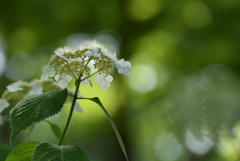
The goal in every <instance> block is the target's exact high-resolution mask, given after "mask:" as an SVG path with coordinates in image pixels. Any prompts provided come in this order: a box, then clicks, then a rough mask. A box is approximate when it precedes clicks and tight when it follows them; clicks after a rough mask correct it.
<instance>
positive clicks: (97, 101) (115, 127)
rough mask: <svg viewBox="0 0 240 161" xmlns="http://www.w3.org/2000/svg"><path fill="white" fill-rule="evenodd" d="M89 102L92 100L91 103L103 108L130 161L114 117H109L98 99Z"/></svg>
mask: <svg viewBox="0 0 240 161" xmlns="http://www.w3.org/2000/svg"><path fill="white" fill-rule="evenodd" d="M89 100H91V101H93V102H95V103H96V104H98V105H99V106H100V107H101V108H102V110H103V112H104V113H105V114H106V115H107V117H108V120H109V121H110V123H111V125H112V127H113V130H114V132H115V133H116V135H117V138H118V142H119V144H120V146H121V149H122V151H123V153H124V155H125V157H126V159H127V161H128V156H127V152H126V149H125V147H124V144H123V141H122V138H121V135H120V134H119V132H118V129H117V126H116V124H115V123H114V121H113V119H112V117H111V116H110V115H109V113H108V112H107V110H106V109H105V108H104V106H103V105H102V103H101V101H100V100H99V98H98V97H94V98H89Z"/></svg>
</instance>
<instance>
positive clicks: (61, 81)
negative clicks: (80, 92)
mask: <svg viewBox="0 0 240 161" xmlns="http://www.w3.org/2000/svg"><path fill="white" fill-rule="evenodd" d="M58 84H59V86H60V87H61V88H65V87H67V85H68V82H67V81H66V80H64V79H62V80H60V81H59V82H58Z"/></svg>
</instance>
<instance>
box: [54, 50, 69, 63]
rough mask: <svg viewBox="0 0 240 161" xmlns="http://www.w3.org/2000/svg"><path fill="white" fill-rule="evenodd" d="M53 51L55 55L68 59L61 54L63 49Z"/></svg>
mask: <svg viewBox="0 0 240 161" xmlns="http://www.w3.org/2000/svg"><path fill="white" fill-rule="evenodd" d="M54 53H55V54H56V55H57V56H59V57H61V58H63V59H65V60H66V61H68V59H67V58H66V57H65V56H63V54H64V51H63V50H57V51H54Z"/></svg>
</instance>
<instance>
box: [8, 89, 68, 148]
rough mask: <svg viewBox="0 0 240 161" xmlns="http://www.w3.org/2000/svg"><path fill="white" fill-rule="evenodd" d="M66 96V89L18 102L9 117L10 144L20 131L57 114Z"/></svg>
mask: <svg viewBox="0 0 240 161" xmlns="http://www.w3.org/2000/svg"><path fill="white" fill-rule="evenodd" d="M67 96H68V92H67V89H64V90H62V91H57V92H48V93H44V94H41V95H37V96H34V97H31V98H28V99H26V100H23V101H21V102H19V103H18V104H17V105H16V106H15V107H14V108H13V111H12V113H11V116H10V121H11V127H12V133H11V138H10V144H11V143H12V141H13V139H14V138H15V136H16V135H17V134H18V133H19V132H20V131H22V130H25V129H26V128H27V127H29V126H30V125H32V124H34V123H37V122H40V121H42V120H44V119H46V118H48V117H50V116H52V115H55V114H56V113H58V112H59V111H60V110H61V109H62V107H63V104H64V103H65V101H66V98H67Z"/></svg>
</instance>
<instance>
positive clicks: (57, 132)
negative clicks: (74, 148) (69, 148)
mask: <svg viewBox="0 0 240 161" xmlns="http://www.w3.org/2000/svg"><path fill="white" fill-rule="evenodd" d="M45 122H47V123H48V124H49V125H50V127H51V129H52V131H53V133H54V134H55V136H56V137H57V138H58V139H59V140H60V138H61V136H62V130H60V128H59V127H58V126H57V125H54V124H53V123H51V122H50V121H45ZM63 144H64V145H73V143H72V142H71V141H70V140H69V139H68V138H66V136H65V137H64V139H63Z"/></svg>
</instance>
